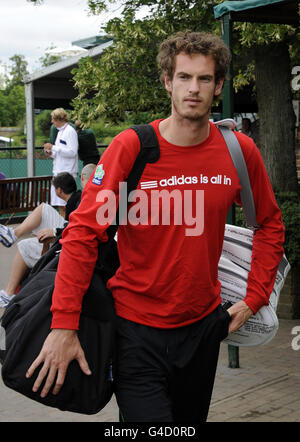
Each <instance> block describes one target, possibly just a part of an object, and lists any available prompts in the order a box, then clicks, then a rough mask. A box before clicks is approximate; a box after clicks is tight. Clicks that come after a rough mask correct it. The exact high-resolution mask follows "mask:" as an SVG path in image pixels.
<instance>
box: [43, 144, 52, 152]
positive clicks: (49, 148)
mask: <svg viewBox="0 0 300 442" xmlns="http://www.w3.org/2000/svg"><path fill="white" fill-rule="evenodd" d="M43 147H44V152H45V154H46V155H51V152H52V144H51V143H44V145H43Z"/></svg>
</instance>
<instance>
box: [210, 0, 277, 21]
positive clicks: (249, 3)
mask: <svg viewBox="0 0 300 442" xmlns="http://www.w3.org/2000/svg"><path fill="white" fill-rule="evenodd" d="M273 3H282V0H244V1H239V2H234V1H228V2H224V3H221V4H220V5H217V6H215V7H214V14H215V18H220V17H222V15H224V14H227V13H228V12H231V11H236V12H237V11H245V10H246V9H252V8H259V7H261V6H267V5H272V4H273Z"/></svg>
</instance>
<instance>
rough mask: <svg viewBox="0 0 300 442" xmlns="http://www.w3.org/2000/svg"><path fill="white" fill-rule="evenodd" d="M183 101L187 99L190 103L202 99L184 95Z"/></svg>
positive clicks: (199, 101)
mask: <svg viewBox="0 0 300 442" xmlns="http://www.w3.org/2000/svg"><path fill="white" fill-rule="evenodd" d="M184 101H188V102H190V103H201V101H202V100H201V99H200V98H193V97H186V98H185V99H184Z"/></svg>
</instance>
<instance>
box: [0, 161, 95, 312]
mask: <svg viewBox="0 0 300 442" xmlns="http://www.w3.org/2000/svg"><path fill="white" fill-rule="evenodd" d="M95 167H96V166H95V165H94V164H88V165H87V166H85V168H83V169H82V173H81V176H80V178H81V185H82V188H83V187H84V186H85V184H86V183H87V181H88V179H89V177H90V176H91V174H92V173H93V171H94V169H95ZM53 185H54V187H55V190H56V192H57V193H58V196H59V197H60V198H63V199H64V200H65V201H67V205H66V219H64V218H62V217H61V216H60V215H59V214H58V212H57V211H56V210H55V209H54V208H53V207H52V206H50V205H49V204H45V203H42V204H41V205H40V206H39V207H37V208H36V209H35V210H34V211H33V212H32V213H31V214H30V215H28V217H27V218H26V219H25V220H24V221H23V223H22V224H20V225H19V226H18V227H16V228H15V229H12V228H10V227H6V226H3V225H1V224H0V241H1V242H2V244H3V245H5V246H6V247H10V246H11V245H12V244H14V242H16V241H17V240H18V239H19V238H20V237H21V236H23V235H25V234H26V233H29V232H32V233H33V234H34V235H36V236H35V237H33V238H27V239H23V240H22V241H20V242H18V243H17V247H18V249H17V251H16V255H15V257H14V260H13V264H12V269H11V273H10V277H9V281H8V284H7V286H6V289H5V290H0V307H6V306H7V305H8V303H9V302H10V301H11V299H12V298H13V297H14V296H15V293H16V291H17V288H18V287H19V285H20V283H21V281H22V279H23V277H24V275H25V273H26V272H27V270H28V269H31V268H33V267H34V265H35V264H36V263H37V261H38V260H39V259H40V257H41V255H42V250H43V244H42V242H43V241H44V240H46V239H48V238H53V239H55V237H56V234H57V235H59V234H60V233H61V232H62V230H63V228H64V227H65V225H66V224H67V221H68V220H69V215H70V213H71V212H72V211H73V210H75V209H76V208H77V207H78V205H79V203H80V198H81V191H80V190H76V182H75V180H74V178H73V176H72V175H70V174H69V173H68V172H62V173H60V174H58V175H57V176H56V177H54V178H53Z"/></svg>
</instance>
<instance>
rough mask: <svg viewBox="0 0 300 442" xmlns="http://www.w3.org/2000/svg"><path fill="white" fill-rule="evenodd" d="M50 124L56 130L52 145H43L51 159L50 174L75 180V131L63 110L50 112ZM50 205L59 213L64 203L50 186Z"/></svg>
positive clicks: (76, 160)
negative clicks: (69, 175)
mask: <svg viewBox="0 0 300 442" xmlns="http://www.w3.org/2000/svg"><path fill="white" fill-rule="evenodd" d="M51 117H52V119H51V122H52V123H53V124H54V126H55V127H56V128H57V129H58V133H57V137H56V140H55V143H54V144H51V143H45V144H44V152H45V153H46V155H47V156H48V157H49V158H52V159H53V169H52V174H53V176H56V175H57V174H58V173H61V172H69V173H70V174H71V175H73V177H74V178H75V179H76V177H77V173H78V136H77V132H76V130H75V129H74V128H73V127H72V126H71V125H70V124H69V123H68V114H67V112H66V111H65V110H64V109H63V108H57V109H55V110H54V111H53V112H51ZM51 205H52V206H54V207H58V208H59V209H60V213H61V212H63V208H64V206H65V205H66V202H65V201H64V200H63V199H61V198H59V197H58V196H57V195H56V193H55V189H54V188H53V186H51Z"/></svg>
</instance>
